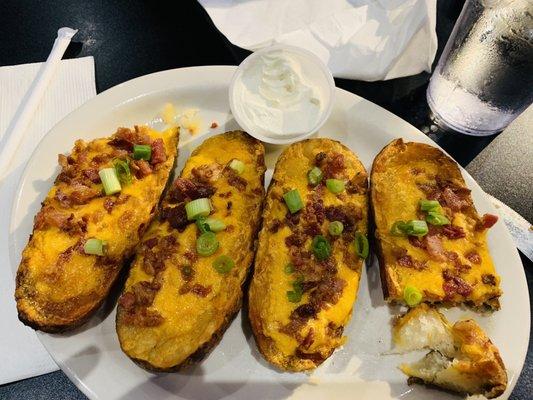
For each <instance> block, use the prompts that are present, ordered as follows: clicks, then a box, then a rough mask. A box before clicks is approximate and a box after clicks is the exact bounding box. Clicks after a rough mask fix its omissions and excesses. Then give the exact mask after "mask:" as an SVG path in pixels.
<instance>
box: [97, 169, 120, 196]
mask: <svg viewBox="0 0 533 400" xmlns="http://www.w3.org/2000/svg"><path fill="white" fill-rule="evenodd" d="M98 175H100V180H101V181H102V185H103V186H104V192H105V194H106V195H108V196H109V195H111V194H115V193H118V192H120V191H121V190H122V186H120V181H119V180H118V176H117V172H116V171H115V168H103V169H101V170H100V171H98Z"/></svg>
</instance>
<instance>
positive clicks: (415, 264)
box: [396, 254, 427, 271]
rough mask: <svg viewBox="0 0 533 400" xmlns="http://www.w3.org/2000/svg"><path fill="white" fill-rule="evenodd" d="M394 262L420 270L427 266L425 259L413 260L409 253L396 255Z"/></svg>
mask: <svg viewBox="0 0 533 400" xmlns="http://www.w3.org/2000/svg"><path fill="white" fill-rule="evenodd" d="M396 262H397V263H398V265H401V266H402V267H406V268H414V269H416V270H417V271H421V270H423V269H425V268H426V267H427V264H426V262H425V261H418V260H413V258H412V257H411V256H410V255H409V254H406V255H403V256H400V257H398V258H397V259H396Z"/></svg>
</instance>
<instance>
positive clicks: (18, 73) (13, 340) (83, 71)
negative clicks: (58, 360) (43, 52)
mask: <svg viewBox="0 0 533 400" xmlns="http://www.w3.org/2000/svg"><path fill="white" fill-rule="evenodd" d="M40 67H41V63H35V64H24V65H15V66H9V67H0V146H2V142H3V140H5V138H4V137H3V136H4V134H5V131H6V129H7V127H8V125H9V123H10V121H11V119H12V117H13V115H14V114H15V112H16V110H17V108H18V106H19V104H20V101H21V100H22V97H23V96H24V94H25V93H26V91H27V90H28V88H29V87H30V84H31V83H32V81H33V79H34V78H35V75H36V74H37V71H38V70H39V68H40ZM95 95H96V87H95V81H94V60H93V58H92V57H84V58H77V59H73V60H62V61H61V63H60V66H59V68H58V70H57V72H56V73H55V76H54V77H53V78H52V81H51V82H50V85H49V86H48V88H47V90H46V92H45V94H44V97H43V99H42V102H41V104H40V105H39V107H38V108H37V111H36V113H35V116H34V118H33V120H32V122H31V123H30V125H29V127H28V129H27V131H26V132H25V134H24V140H23V142H22V143H21V145H20V147H19V150H18V152H17V154H16V155H15V157H14V158H13V162H12V164H11V166H10V171H9V175H7V178H5V180H3V181H2V182H0V321H1V322H0V325H1V326H2V329H0V354H1V355H2V367H1V368H0V384H4V383H8V382H13V381H16V380H19V379H24V378H29V377H32V376H37V375H41V374H44V373H47V372H51V371H55V370H57V369H58V367H57V365H56V364H55V363H54V361H53V360H52V359H51V358H50V356H49V355H48V353H47V352H46V350H45V349H44V347H43V346H42V345H41V343H40V342H39V340H38V339H37V336H36V335H35V333H34V331H33V330H32V329H30V328H27V327H25V326H24V325H22V323H21V322H19V320H18V317H17V310H16V306H15V300H14V290H15V281H14V278H13V271H12V267H11V264H10V260H9V251H8V244H9V241H8V228H9V219H10V214H11V209H12V204H13V203H12V202H13V197H14V192H15V189H16V188H17V186H18V181H19V179H20V176H21V174H22V170H23V169H24V165H25V164H26V162H27V160H28V158H29V157H30V155H31V152H32V151H33V149H34V148H35V146H36V145H37V143H38V142H39V140H40V139H41V138H42V137H43V136H44V135H45V134H46V133H47V132H48V131H49V130H50V128H52V127H53V126H54V125H55V124H56V123H57V122H58V121H59V120H61V119H62V118H63V117H64V116H66V115H67V114H68V113H69V112H71V111H73V110H74V109H76V108H78V107H79V106H80V105H82V104H83V103H85V102H86V101H87V100H89V99H90V98H91V97H94V96H95ZM50 151H55V150H54V149H50Z"/></svg>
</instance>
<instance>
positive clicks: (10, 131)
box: [0, 28, 78, 181]
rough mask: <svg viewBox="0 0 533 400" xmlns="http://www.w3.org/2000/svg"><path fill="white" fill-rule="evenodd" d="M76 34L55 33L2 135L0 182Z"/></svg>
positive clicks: (72, 30)
mask: <svg viewBox="0 0 533 400" xmlns="http://www.w3.org/2000/svg"><path fill="white" fill-rule="evenodd" d="M76 32H78V31H77V30H75V29H71V28H61V29H59V30H58V31H57V38H56V40H55V41H54V46H53V47H52V51H51V52H50V55H49V56H48V58H47V59H46V62H45V63H44V64H43V65H42V67H41V68H40V69H39V72H38V73H37V76H36V77H35V79H34V80H33V82H32V84H31V86H30V88H29V89H28V92H26V94H25V95H24V97H23V99H22V101H21V102H20V105H19V107H18V109H17V111H16V113H15V116H14V117H13V119H12V120H11V123H10V124H9V126H8V128H7V130H6V133H5V135H4V138H5V144H4V146H2V149H0V181H2V180H3V179H4V178H5V176H6V174H7V173H8V172H9V164H10V162H11V160H12V159H13V156H14V154H15V153H16V151H17V149H18V147H19V146H20V143H21V141H22V138H23V137H24V132H25V131H26V129H27V128H28V125H29V123H30V122H31V120H32V118H33V115H34V114H35V110H36V109H37V107H38V106H39V104H40V102H41V99H42V97H43V94H44V92H45V91H46V88H47V87H48V84H49V83H50V80H51V79H52V77H53V76H54V72H55V71H56V69H57V67H58V66H59V62H60V61H61V58H62V57H63V54H64V53H65V50H66V49H67V47H68V45H69V43H70V40H71V39H72V37H73V36H74V35H75V34H76Z"/></svg>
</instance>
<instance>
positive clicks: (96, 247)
mask: <svg viewBox="0 0 533 400" xmlns="http://www.w3.org/2000/svg"><path fill="white" fill-rule="evenodd" d="M106 246H107V242H106V241H104V240H100V239H94V238H93V239H87V241H86V242H85V244H84V245H83V252H84V253H85V254H92V255H95V256H103V255H104V254H105V252H106Z"/></svg>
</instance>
